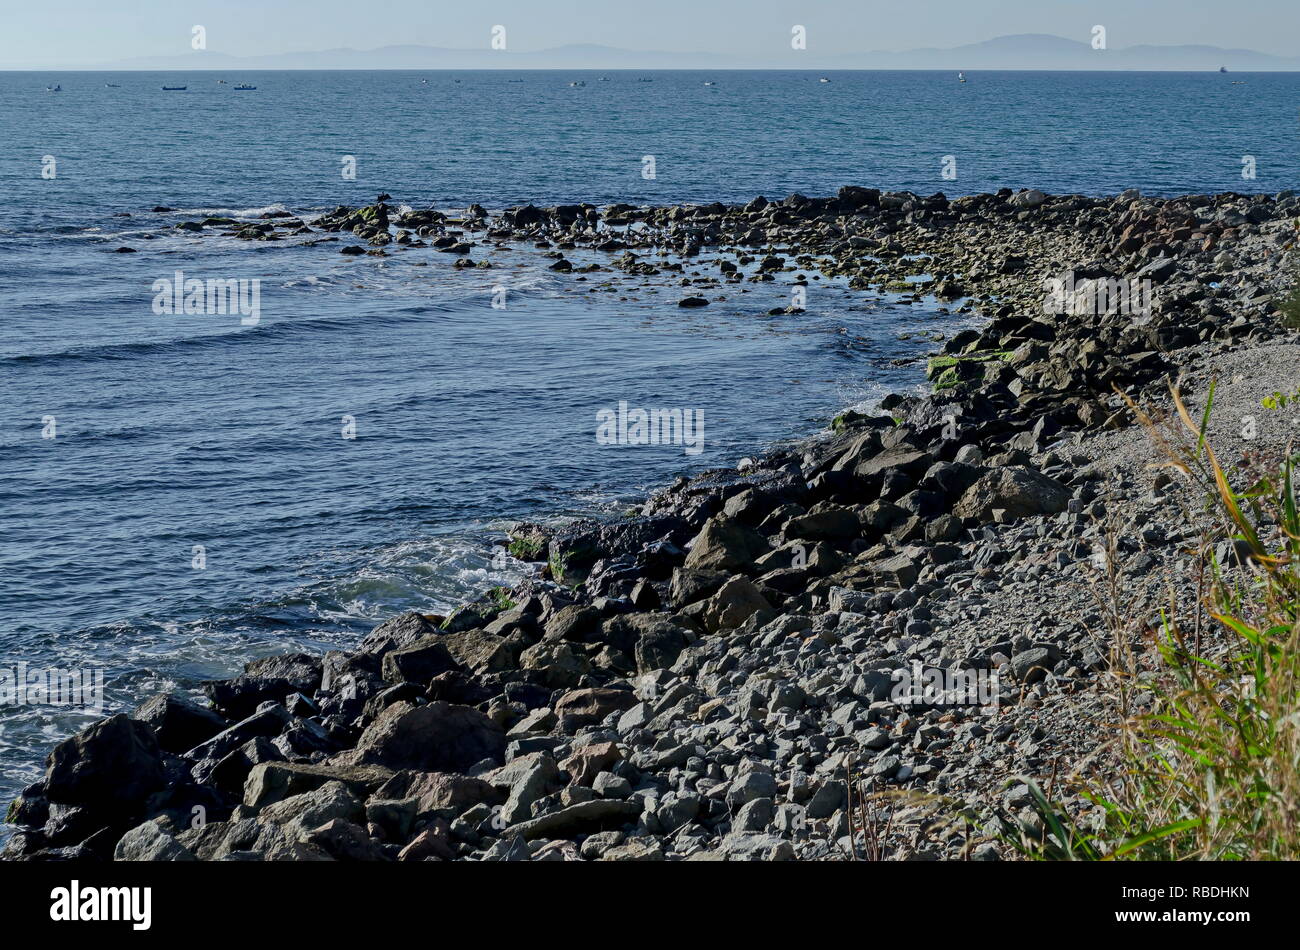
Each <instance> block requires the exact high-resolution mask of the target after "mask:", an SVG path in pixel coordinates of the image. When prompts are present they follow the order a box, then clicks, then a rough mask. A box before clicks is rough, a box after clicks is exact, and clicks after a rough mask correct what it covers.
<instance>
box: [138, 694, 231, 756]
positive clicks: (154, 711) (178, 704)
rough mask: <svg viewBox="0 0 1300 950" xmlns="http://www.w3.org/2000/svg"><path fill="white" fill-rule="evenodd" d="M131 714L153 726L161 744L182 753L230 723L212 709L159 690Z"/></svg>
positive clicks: (172, 750) (166, 749)
mask: <svg viewBox="0 0 1300 950" xmlns="http://www.w3.org/2000/svg"><path fill="white" fill-rule="evenodd" d="M131 718H132V719H136V720H138V721H140V722H144V723H148V724H149V725H150V726H151V727H153V732H154V736H155V737H156V738H157V739H158V746H159V748H161V749H162V750H163V751H164V752H173V753H175V754H177V755H180V754H181V753H183V752H187V751H189V750H190V749H193V748H194V747H195V746H196V745H200V744H202V743H204V742H206V741H208V740H209V739H211V738H212V737H213V736H215V735H216V734H217V733H218V732H221V731H222V730H224V729H225V728H226V726H227V722H226V720H224V719H222V718H221V717H220V716H218V715H217V714H216V713H215V712H213V711H212V710H211V709H207V708H205V707H203V706H200V705H199V704H198V703H195V702H193V701H191V700H189V699H186V698H184V697H181V696H177V695H175V694H173V693H159V694H158V695H156V696H153V697H151V698H150V699H147V700H145V701H144V702H143V703H141V704H140V705H139V706H137V707H136V709H135V711H134V712H132V713H131Z"/></svg>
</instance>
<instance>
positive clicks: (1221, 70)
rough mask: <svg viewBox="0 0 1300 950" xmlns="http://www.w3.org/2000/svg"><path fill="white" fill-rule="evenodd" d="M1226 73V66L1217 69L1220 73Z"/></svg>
mask: <svg viewBox="0 0 1300 950" xmlns="http://www.w3.org/2000/svg"><path fill="white" fill-rule="evenodd" d="M1227 71H1228V67H1227V66H1220V67H1219V72H1221V73H1226V72H1227Z"/></svg>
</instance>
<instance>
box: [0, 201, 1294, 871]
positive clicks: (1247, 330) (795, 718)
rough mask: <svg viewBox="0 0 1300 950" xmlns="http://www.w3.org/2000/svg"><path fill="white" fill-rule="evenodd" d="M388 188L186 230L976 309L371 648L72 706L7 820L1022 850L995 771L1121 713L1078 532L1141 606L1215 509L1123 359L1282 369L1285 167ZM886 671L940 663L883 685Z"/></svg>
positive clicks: (237, 830)
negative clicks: (546, 188) (832, 416)
mask: <svg viewBox="0 0 1300 950" xmlns="http://www.w3.org/2000/svg"><path fill="white" fill-rule="evenodd" d="M387 198H388V196H381V199H380V200H379V202H378V203H377V204H375V205H373V206H370V207H367V208H362V209H349V208H340V209H336V210H335V211H333V212H330V213H328V214H326V215H324V216H322V217H320V218H318V219H316V220H314V221H311V222H307V221H304V220H301V219H298V218H293V217H292V216H278V217H273V218H268V220H266V221H265V222H261V223H257V224H247V223H240V222H233V221H226V220H224V219H209V220H208V221H200V222H182V224H181V225H180V227H181V228H182V229H183V230H187V231H194V232H195V233H206V232H212V233H216V232H218V231H220V232H221V233H226V234H233V235H235V236H238V237H242V238H246V239H249V240H277V239H286V238H288V237H290V236H295V237H296V236H297V235H303V236H304V237H305V238H306V240H308V241H312V242H316V241H319V242H320V243H321V244H322V245H325V244H326V243H332V242H334V241H335V240H338V241H340V242H347V243H344V246H343V247H342V250H343V252H345V253H353V254H375V255H387V254H392V253H399V252H405V251H408V250H414V249H416V248H420V247H432V248H435V249H437V250H441V251H446V252H448V253H450V254H453V255H455V256H456V258H457V266H483V265H484V264H485V263H487V262H486V261H483V260H478V261H476V260H475V257H474V254H475V251H476V249H477V248H480V247H482V246H485V245H488V244H493V243H495V244H497V245H500V244H502V243H503V242H506V241H531V242H533V244H534V245H535V246H537V247H538V248H539V249H541V250H544V251H545V252H547V253H548V254H551V255H552V256H554V257H555V262H554V264H553V265H552V269H553V270H555V271H556V272H557V273H562V274H579V275H582V274H586V273H591V272H594V271H598V270H615V271H621V272H622V273H623V274H624V275H626V276H627V277H629V278H635V277H643V276H650V275H653V274H660V273H663V272H665V271H667V272H671V273H677V272H678V271H680V273H681V284H682V286H683V288H684V290H685V296H684V297H683V299H682V301H681V303H682V305H686V306H691V305H706V304H707V303H709V297H710V296H711V295H714V296H716V295H717V294H718V292H719V290H725V288H726V287H727V286H728V285H731V284H739V283H742V282H755V281H769V280H773V279H775V276H776V275H777V274H779V273H784V272H786V271H791V272H794V273H796V274H797V275H798V277H797V278H796V279H797V280H802V281H803V282H804V283H805V284H806V283H807V281H808V280H820V279H823V278H832V277H833V278H845V279H847V280H848V281H849V282H850V284H851V286H854V287H859V288H864V289H866V288H879V289H881V290H885V291H891V292H907V293H910V294H916V295H918V296H919V295H921V294H932V295H934V296H935V297H937V298H939V299H940V300H947V301H952V302H953V303H954V306H957V307H959V308H961V309H964V310H969V311H970V312H978V313H980V314H982V315H984V316H985V317H986V318H987V322H986V323H985V324H984V326H983V328H982V329H979V330H968V331H963V332H962V333H959V334H957V335H955V336H953V337H952V338H950V339H948V340H947V341H946V342H945V344H944V346H943V349H942V351H941V352H940V353H938V354H936V355H935V356H934V358H932V359H931V361H930V365H929V376H930V378H931V380H932V382H933V384H934V392H933V393H931V394H930V395H927V396H920V395H894V396H890V397H888V398H886V399H885V400H884V401H883V402H882V404H881V406H880V410H879V414H878V415H870V416H869V415H863V414H860V413H854V412H847V413H845V414H844V415H842V416H840V417H839V418H837V419H836V420H835V424H834V426H833V428H832V431H830V432H829V433H824V434H822V435H820V436H818V437H816V438H811V439H808V440H805V441H803V442H800V443H798V444H796V445H793V446H790V447H786V448H782V449H780V450H777V451H774V452H772V453H769V454H767V455H765V456H763V457H761V458H758V459H756V460H748V461H749V464H746V465H744V466H743V467H742V468H740V469H737V470H719V471H712V472H707V473H704V474H702V475H699V476H697V477H695V478H690V479H685V478H683V479H679V480H678V481H677V482H676V483H674V484H673V485H672V486H670V487H669V488H667V489H665V490H664V491H661V492H659V493H657V494H655V495H654V496H652V497H651V498H649V499H648V500H647V501H646V502H645V504H644V505H642V506H641V508H640V509H639V510H638V511H636V512H634V513H629V515H628V516H627V517H625V518H622V519H612V520H608V521H599V522H598V521H578V522H574V523H569V524H565V525H561V526H555V525H519V526H517V527H516V528H515V529H514V531H513V532H512V535H511V541H510V545H509V551H510V553H511V555H513V556H515V557H517V558H519V559H521V560H524V561H529V562H533V563H534V564H536V565H537V569H536V570H535V572H534V573H533V574H532V576H530V577H528V578H527V579H525V580H524V581H522V582H521V583H520V584H518V585H516V586H515V587H514V588H513V589H510V590H501V589H498V590H494V591H491V592H489V593H488V594H485V595H484V596H483V597H482V598H481V599H479V600H478V601H475V602H474V603H471V604H467V605H465V606H464V607H462V608H460V609H459V610H457V611H455V612H453V613H452V614H451V615H450V616H447V617H440V616H431V615H420V614H406V615H403V616H400V617H396V618H393V619H392V620H390V621H388V622H386V623H384V624H382V625H380V626H379V627H377V628H376V629H375V630H374V631H373V632H372V633H370V634H369V635H368V636H367V637H366V638H365V639H364V640H363V641H362V643H361V644H360V645H359V646H358V648H357V649H356V650H353V651H331V652H329V653H327V654H325V655H324V656H323V657H320V656H308V655H304V654H292V655H286V656H278V657H270V658H266V659H261V660H257V661H254V662H252V663H249V664H248V666H247V668H246V669H245V671H244V674H243V675H241V676H238V677H235V678H233V679H230V680H222V681H215V682H211V683H208V684H206V685H205V693H206V694H207V697H208V699H209V702H210V705H209V706H202V705H200V704H198V703H196V702H193V701H191V700H189V699H187V698H184V697H181V696H175V695H160V696H157V697H155V698H154V699H151V700H150V701H148V702H146V703H145V704H144V705H142V706H141V707H140V708H139V709H137V710H135V711H134V712H133V713H131V714H130V715H126V714H122V715H117V716H113V717H110V718H108V719H105V720H103V721H101V722H99V723H97V724H95V725H93V726H91V727H89V728H88V729H86V730H85V731H83V732H82V733H80V734H79V735H77V736H75V737H73V738H70V739H68V740H66V741H64V742H62V743H60V744H59V745H58V746H57V747H56V748H55V749H54V751H53V752H52V753H51V755H50V758H49V761H48V765H47V769H46V773H45V776H44V778H43V779H42V780H41V781H40V782H37V783H36V784H34V785H32V786H30V787H28V788H27V789H25V790H24V791H23V793H22V795H21V796H20V797H19V798H18V799H17V800H15V802H14V803H13V804H12V805H11V807H10V809H9V812H8V816H7V820H8V822H10V823H11V824H13V825H16V826H18V829H19V830H18V831H16V832H15V833H14V834H13V836H12V837H11V838H10V839H9V841H8V843H7V845H6V847H5V849H4V851H3V852H2V853H0V857H3V858H5V859H9V860H66V859H91V860H94V859H98V860H108V859H118V860H195V859H198V860H330V859H337V860H380V861H383V860H403V861H404V860H424V859H434V860H457V859H464V860H527V859H531V860H597V859H599V860H664V859H666V860H779V859H807V860H818V859H825V860H850V859H861V858H891V859H905V858H913V859H961V858H975V859H996V858H998V857H1000V856H1007V855H1006V851H1005V848H1004V846H1003V845H1002V843H1001V842H1000V840H999V839H998V837H997V835H996V830H997V829H998V828H999V827H1000V824H999V823H1000V822H1001V821H1004V820H1005V819H1007V817H1008V816H1012V817H1018V818H1019V819H1020V820H1021V821H1022V824H1023V823H1027V822H1032V814H1025V810H1026V809H1025V806H1027V805H1028V800H1027V791H1026V789H1025V786H1024V785H1023V784H1019V783H1018V782H1017V778H1018V777H1020V776H1026V777H1031V778H1035V779H1037V780H1040V781H1042V782H1044V783H1047V782H1049V781H1051V780H1053V779H1055V778H1056V777H1057V776H1062V777H1063V776H1066V775H1070V774H1075V773H1077V772H1079V771H1081V770H1086V769H1087V768H1089V767H1093V766H1090V764H1089V763H1091V762H1093V761H1094V757H1097V756H1100V757H1102V759H1101V761H1104V756H1105V748H1104V729H1102V728H1100V727H1101V726H1103V725H1104V724H1105V723H1107V722H1114V721H1116V713H1115V711H1114V709H1113V703H1112V702H1111V699H1112V697H1111V695H1110V693H1111V688H1110V686H1111V684H1110V681H1109V680H1108V677H1107V667H1108V663H1109V656H1110V652H1111V648H1112V647H1113V646H1114V645H1115V644H1114V643H1113V642H1112V641H1113V639H1114V637H1113V630H1111V629H1109V628H1108V625H1107V623H1106V617H1105V616H1104V613H1105V605H1104V604H1100V605H1099V604H1096V603H1092V604H1091V605H1090V601H1089V593H1090V591H1094V590H1095V588H1096V587H1098V586H1099V585H1098V575H1096V574H1094V573H1091V572H1092V571H1094V566H1093V565H1094V563H1095V561H1096V556H1097V551H1098V550H1099V549H1107V550H1109V551H1110V552H1111V555H1109V556H1113V557H1115V558H1117V559H1122V561H1123V564H1124V568H1125V571H1126V581H1125V585H1124V586H1125V595H1126V597H1127V598H1128V604H1129V609H1131V610H1133V611H1141V610H1143V609H1150V608H1151V605H1152V604H1153V603H1157V604H1158V603H1159V599H1160V596H1161V593H1162V591H1163V590H1164V588H1165V587H1166V586H1167V585H1168V583H1170V582H1171V578H1174V580H1173V583H1177V580H1176V578H1177V576H1178V570H1177V568H1178V564H1179V559H1180V557H1181V550H1180V543H1182V542H1184V541H1187V540H1188V539H1189V538H1191V537H1192V536H1193V535H1195V534H1196V532H1197V531H1199V530H1200V528H1201V526H1199V525H1198V524H1196V523H1195V519H1194V516H1190V515H1188V514H1187V513H1186V512H1185V511H1184V510H1183V509H1182V508H1180V507H1179V505H1178V501H1177V498H1176V494H1177V491H1176V490H1177V488H1178V486H1176V485H1173V484H1171V483H1170V481H1169V479H1168V476H1163V479H1164V480H1163V481H1162V480H1161V478H1162V476H1154V477H1153V476H1151V475H1150V474H1147V473H1145V472H1143V471H1142V470H1141V468H1140V465H1139V464H1138V463H1137V462H1136V461H1135V459H1136V458H1137V455H1138V454H1139V453H1138V452H1137V450H1136V449H1134V447H1133V446H1134V443H1133V440H1132V439H1131V438H1130V436H1131V435H1132V433H1133V430H1132V426H1131V422H1132V420H1131V418H1130V417H1129V412H1128V410H1127V408H1126V404H1125V401H1124V399H1123V398H1122V396H1121V395H1120V393H1121V392H1122V393H1124V394H1126V395H1128V396H1130V397H1131V398H1133V399H1135V400H1138V401H1145V402H1148V403H1159V402H1160V401H1162V400H1163V399H1164V398H1165V396H1166V395H1167V391H1168V390H1167V384H1168V381H1169V380H1170V379H1171V378H1173V377H1175V376H1178V375H1182V376H1183V377H1184V380H1185V387H1186V388H1187V389H1188V391H1189V392H1192V393H1196V392H1197V390H1198V387H1201V386H1202V383H1203V381H1204V380H1205V379H1207V378H1209V376H1211V375H1215V374H1216V373H1217V372H1219V371H1220V369H1221V368H1222V366H1227V365H1236V366H1241V367H1246V366H1255V367H1268V366H1273V367H1274V369H1276V371H1277V374H1278V375H1279V378H1280V379H1281V381H1282V382H1284V383H1285V382H1287V381H1288V379H1289V381H1290V383H1291V387H1292V388H1294V386H1295V383H1296V381H1297V380H1296V376H1297V375H1300V374H1297V373H1296V372H1295V367H1296V350H1295V348H1294V347H1295V344H1296V334H1295V332H1294V330H1289V329H1287V328H1286V327H1284V326H1283V325H1282V322H1281V319H1280V315H1279V312H1278V307H1277V303H1276V301H1277V300H1278V299H1279V298H1280V296H1281V294H1282V293H1283V291H1284V283H1285V277H1284V270H1285V269H1284V267H1283V256H1284V254H1285V253H1286V251H1287V248H1289V246H1290V244H1291V242H1292V241H1293V239H1294V236H1295V220H1296V218H1297V216H1300V200H1297V198H1296V197H1295V196H1293V195H1291V194H1287V193H1284V194H1281V195H1278V196H1243V195H1234V194H1224V195H1210V196H1188V197H1183V198H1172V199H1160V198H1144V197H1142V196H1140V195H1138V194H1137V193H1126V194H1124V195H1120V196H1117V197H1113V198H1090V197H1084V196H1077V195H1074V196H1047V195H1044V194H1042V193H1041V192H1037V191H1022V192H1018V193H1012V192H1010V191H1003V192H999V193H998V194H996V195H975V196H971V197H966V198H959V199H955V200H951V201H950V200H948V199H947V198H945V197H944V196H942V195H936V196H932V197H929V198H926V197H920V196H915V195H909V194H888V193H885V194H882V193H881V192H879V191H875V190H873V189H866V188H858V187H846V188H844V189H842V190H841V191H840V193H839V195H837V196H836V197H834V198H828V199H812V198H805V197H803V196H799V195H793V196H791V197H790V198H787V199H785V200H784V201H780V202H768V201H766V200H765V199H756V200H755V201H753V202H750V203H749V204H747V205H745V206H743V207H742V206H736V207H727V206H723V205H708V206H698V207H697V206H691V207H669V208H634V207H631V206H626V205H614V206H609V207H606V208H596V207H594V206H590V205H570V206H559V207H556V208H546V209H542V208H535V207H533V206H527V207H523V208H514V209H508V210H507V211H505V212H504V213H501V214H499V215H489V214H488V213H487V212H486V211H484V209H482V208H479V207H477V206H472V207H471V208H470V209H468V210H467V211H466V213H465V214H464V215H462V216H459V217H452V216H449V215H447V214H444V213H440V212H437V211H411V210H406V211H394V210H393V209H391V208H390V207H389V206H388V205H387V204H385V203H384V202H385V201H386V200H387ZM163 210H165V209H163ZM319 232H324V234H325V236H322V237H320V238H311V237H306V236H307V235H311V234H316V233H319ZM346 235H350V236H351V239H349V238H348V237H346ZM570 251H574V252H576V251H583V252H587V251H592V252H598V253H600V254H604V255H606V260H607V263H605V264H578V265H575V264H574V263H572V262H570V261H569V260H568V258H567V256H566V252H570ZM664 253H669V254H671V255H673V259H672V260H665V258H664V257H663V256H662V255H663V254H664ZM709 255H714V256H709ZM575 256H576V255H575ZM697 258H698V260H695V259H697ZM918 275H920V276H918ZM574 279H575V280H577V279H582V277H575V278H574ZM1053 280H1055V281H1056V283H1055V284H1053V283H1051V282H1052V281H1053ZM1144 292H1145V293H1148V294H1149V296H1144ZM1045 296H1047V297H1050V298H1053V299H1054V301H1055V302H1054V303H1053V304H1052V305H1049V306H1047V307H1045V306H1044V298H1045ZM1135 301H1136V303H1135ZM798 309H799V308H798V307H797V305H792V307H791V308H789V309H788V310H787V311H786V312H788V313H791V314H797V312H798ZM1052 311H1055V312H1052ZM1241 375H1245V374H1244V373H1243V374H1241ZM1265 375H1266V376H1267V374H1265ZM1267 381H1269V382H1272V377H1269V378H1268V380H1267ZM1241 385H1242V396H1241V400H1242V401H1241V405H1243V406H1248V405H1250V402H1251V400H1252V399H1257V396H1256V394H1254V393H1253V391H1251V390H1250V386H1249V385H1247V384H1246V383H1245V382H1244V381H1242V383H1241ZM1202 388H1203V387H1202ZM1265 394H1267V393H1265ZM1117 440H1118V441H1117ZM1124 440H1128V442H1125V441H1124ZM1281 441H1282V440H1281V437H1280V436H1274V437H1272V438H1271V439H1265V440H1264V442H1262V443H1261V446H1262V447H1269V448H1271V449H1272V450H1274V451H1276V450H1277V449H1278V446H1279V445H1280V443H1281ZM1144 480H1145V483H1144ZM1103 563H1104V562H1103ZM1126 619H1127V620H1129V621H1132V622H1133V624H1135V625H1136V627H1138V628H1140V626H1141V621H1142V619H1143V617H1142V615H1141V614H1140V613H1135V614H1134V616H1132V617H1130V618H1126ZM1124 627H1125V624H1120V626H1119V627H1118V628H1116V629H1121V630H1122V629H1124ZM908 670H913V671H916V674H917V678H922V675H923V674H925V673H935V672H938V673H940V674H941V675H939V676H938V677H936V680H935V681H937V682H943V683H945V684H946V686H947V688H945V689H941V690H939V691H937V692H936V691H927V692H925V693H924V695H910V694H907V693H902V694H900V692H899V689H898V684H899V682H900V679H899V673H900V671H908ZM927 681H928V680H927ZM953 682H967V683H969V682H978V683H979V684H980V685H981V689H980V691H979V695H978V696H976V695H975V694H974V693H973V692H970V693H967V692H963V691H962V689H960V688H954V687H953V686H952V683H953ZM1073 804H1074V806H1075V807H1077V808H1083V807H1084V806H1083V805H1082V803H1080V802H1074V803H1073ZM958 815H960V816H961V820H960V821H958V820H955V816H958Z"/></svg>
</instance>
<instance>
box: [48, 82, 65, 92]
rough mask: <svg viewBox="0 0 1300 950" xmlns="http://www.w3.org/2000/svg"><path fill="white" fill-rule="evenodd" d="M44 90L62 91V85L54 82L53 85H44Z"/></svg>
mask: <svg viewBox="0 0 1300 950" xmlns="http://www.w3.org/2000/svg"><path fill="white" fill-rule="evenodd" d="M45 91H46V92H62V91H63V87H62V86H60V85H59V84H58V83H57V82H56V83H55V84H54V85H53V86H46V87H45Z"/></svg>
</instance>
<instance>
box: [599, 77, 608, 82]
mask: <svg viewBox="0 0 1300 950" xmlns="http://www.w3.org/2000/svg"><path fill="white" fill-rule="evenodd" d="M600 81H601V82H609V77H608V76H601V77H600Z"/></svg>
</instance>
